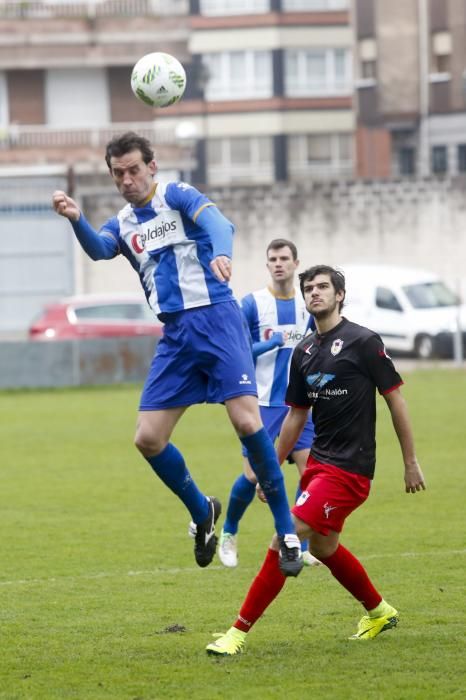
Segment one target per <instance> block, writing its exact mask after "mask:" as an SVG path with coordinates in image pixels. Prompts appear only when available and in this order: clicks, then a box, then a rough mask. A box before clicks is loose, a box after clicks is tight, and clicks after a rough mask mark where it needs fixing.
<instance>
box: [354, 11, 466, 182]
mask: <svg viewBox="0 0 466 700" xmlns="http://www.w3.org/2000/svg"><path fill="white" fill-rule="evenodd" d="M353 22H354V28H355V38H356V41H355V44H356V46H355V65H356V70H355V72H356V100H355V101H356V110H357V131H356V142H357V168H356V173H357V175H358V176H360V177H364V178H380V177H382V178H388V177H398V176H420V177H428V176H431V175H433V176H443V175H453V176H456V175H462V174H463V175H464V174H466V2H465V1H464V0H376V1H374V0H353Z"/></svg>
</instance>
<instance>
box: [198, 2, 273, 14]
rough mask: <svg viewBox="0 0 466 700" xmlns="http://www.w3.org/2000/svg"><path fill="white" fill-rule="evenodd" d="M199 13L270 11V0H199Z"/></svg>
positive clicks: (259, 12) (260, 12)
mask: <svg viewBox="0 0 466 700" xmlns="http://www.w3.org/2000/svg"><path fill="white" fill-rule="evenodd" d="M200 11H201V15H204V16H205V17H207V16H211V17H212V16H215V15H223V16H226V17H228V16H230V15H249V14H251V15H253V14H262V13H265V12H269V11H270V0H201V2H200Z"/></svg>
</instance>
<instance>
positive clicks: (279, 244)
mask: <svg viewBox="0 0 466 700" xmlns="http://www.w3.org/2000/svg"><path fill="white" fill-rule="evenodd" d="M285 247H288V248H289V249H290V250H291V255H292V256H293V260H297V259H298V249H297V248H296V246H295V244H294V243H293V242H292V241H287V240H286V238H274V239H273V241H270V243H269V245H268V246H267V250H266V251H265V252H266V255H267V257H268V255H269V250H277V249H278V248H285Z"/></svg>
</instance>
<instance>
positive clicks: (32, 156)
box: [0, 121, 195, 175]
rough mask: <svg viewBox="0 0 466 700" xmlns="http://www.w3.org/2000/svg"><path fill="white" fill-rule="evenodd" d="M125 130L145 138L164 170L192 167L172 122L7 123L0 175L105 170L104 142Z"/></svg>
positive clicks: (1, 134)
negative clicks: (92, 124)
mask: <svg viewBox="0 0 466 700" xmlns="http://www.w3.org/2000/svg"><path fill="white" fill-rule="evenodd" d="M128 130H132V131H136V132H137V133H138V134H140V135H141V136H144V137H146V138H147V139H149V141H150V142H151V143H152V144H153V146H154V148H155V152H156V157H157V160H158V161H160V163H161V165H162V166H163V168H164V169H167V170H177V171H178V170H184V171H192V170H193V169H194V167H195V162H194V156H193V149H192V144H191V143H190V142H187V141H181V140H180V139H179V138H178V137H177V134H176V132H175V126H174V125H173V124H166V123H163V122H160V123H159V122H156V121H154V122H150V123H148V122H142V123H135V122H128V123H114V124H106V125H103V126H95V127H81V128H79V127H76V128H50V127H47V126H27V125H25V126H19V125H10V127H3V128H0V175H7V174H9V173H12V174H22V175H25V174H27V173H29V172H30V173H34V174H41V173H42V174H47V173H64V172H66V170H67V168H68V167H69V166H70V165H71V164H73V166H75V167H76V170H77V171H80V172H82V173H85V172H96V171H101V172H105V170H106V165H105V162H104V151H105V146H106V144H107V142H108V141H109V140H110V139H111V138H112V137H113V136H115V135H117V134H121V133H123V132H124V131H128Z"/></svg>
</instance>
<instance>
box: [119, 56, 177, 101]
mask: <svg viewBox="0 0 466 700" xmlns="http://www.w3.org/2000/svg"><path fill="white" fill-rule="evenodd" d="M185 87H186V73H185V70H184V68H183V66H182V65H181V63H180V62H179V61H178V59H176V58H175V57H174V56H170V54H168V53H161V52H160V51H157V52H156V53H148V54H147V55H146V56H143V57H142V58H140V59H139V61H138V62H137V63H136V65H135V66H134V68H133V72H132V73H131V89H132V91H133V92H134V94H135V95H136V97H137V98H138V99H139V100H141V102H144V103H145V104H146V105H149V106H150V107H169V106H170V105H173V104H175V102H178V100H179V99H180V98H181V96H182V95H183V92H184V89H185Z"/></svg>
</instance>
